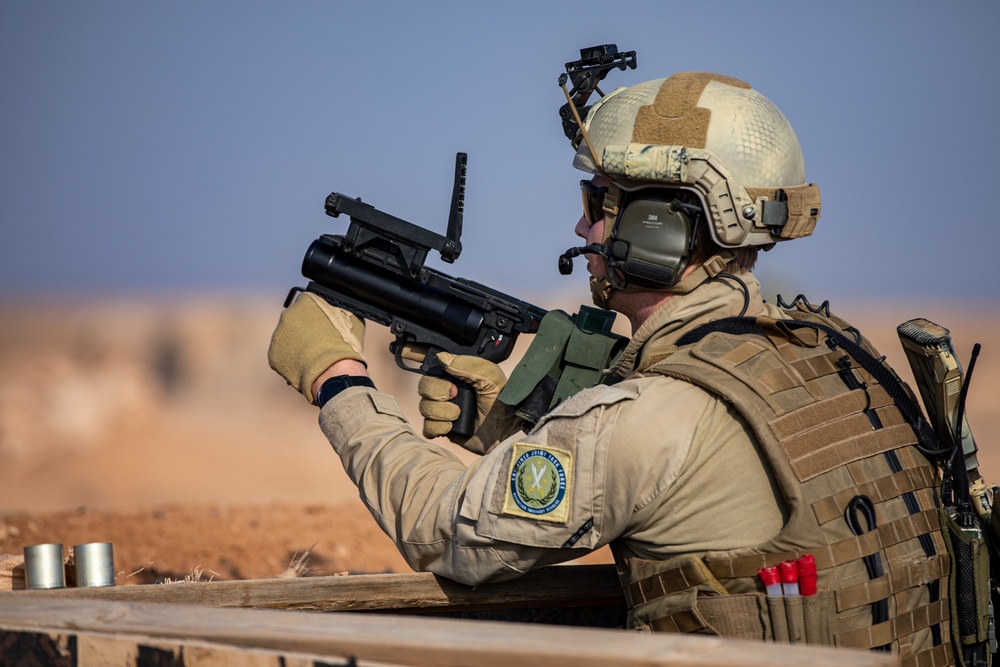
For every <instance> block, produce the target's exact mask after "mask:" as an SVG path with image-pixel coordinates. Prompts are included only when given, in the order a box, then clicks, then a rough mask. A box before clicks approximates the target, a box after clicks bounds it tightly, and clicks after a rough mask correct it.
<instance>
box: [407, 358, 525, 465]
mask: <svg viewBox="0 0 1000 667" xmlns="http://www.w3.org/2000/svg"><path fill="white" fill-rule="evenodd" d="M407 352H408V354H404V356H407V357H409V358H414V355H415V354H419V353H418V352H416V351H414V350H408V351H407ZM437 359H438V363H439V364H440V366H441V369H442V370H443V371H444V372H445V373H446V374H447V375H449V376H451V377H454V378H456V379H458V380H462V381H463V382H465V383H467V384H468V385H469V386H471V387H472V389H473V390H475V392H476V425H475V427H476V429H478V428H479V427H480V426H482V424H483V421H484V420H485V419H486V415H487V414H489V412H490V410H491V409H492V408H493V404H494V403H495V402H496V399H497V395H498V394H499V393H500V390H501V389H503V388H504V385H505V384H507V376H506V375H504V372H503V371H502V370H501V369H500V367H499V366H497V365H496V364H494V363H493V362H492V361H486V360H485V359H480V358H479V357H475V356H471V355H457V354H451V353H450V352H439V353H438V355H437ZM417 392H418V393H419V394H420V414H421V416H422V417H423V418H424V428H423V432H424V437H425V438H436V437H438V436H442V435H446V436H448V439H449V440H451V441H452V442H455V443H456V444H460V445H461V444H464V441H465V438H459V437H457V436H455V435H454V434H452V433H451V429H452V424H453V422H454V421H455V420H456V419H458V414H459V408H458V406H457V405H456V404H454V403H452V402H451V399H453V398H455V396H456V395H457V394H458V388H457V387H456V386H455V384H454V383H453V382H451V381H449V380H448V378H447V377H432V376H430V375H424V376H423V377H421V378H420V383H419V384H418V385H417Z"/></svg>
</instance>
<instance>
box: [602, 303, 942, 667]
mask: <svg viewBox="0 0 1000 667" xmlns="http://www.w3.org/2000/svg"><path fill="white" fill-rule="evenodd" d="M788 315H789V317H790V318H792V319H788V320H770V319H768V318H759V319H756V320H755V319H753V318H731V319H728V320H721V321H716V322H712V323H709V324H708V325H705V326H704V327H699V329H695V330H694V331H692V332H691V333H689V334H688V335H686V336H684V337H683V338H682V339H681V340H680V341H678V343H677V346H678V347H677V348H676V350H675V351H674V350H664V353H663V354H662V358H661V359H660V360H659V361H658V362H657V363H656V364H655V365H653V366H652V367H650V368H649V369H648V371H646V373H647V374H662V375H666V376H670V377H674V378H677V379H681V380H684V381H687V382H691V383H693V384H695V385H697V386H699V387H702V388H703V389H705V390H706V391H708V392H710V393H712V394H714V395H716V396H717V397H719V398H721V399H723V400H725V401H726V402H728V403H729V404H730V405H732V406H733V408H735V409H736V411H737V412H738V413H739V414H740V415H742V417H743V419H744V421H745V423H746V425H747V426H748V428H749V429H750V430H751V431H752V432H753V433H754V434H755V436H756V440H757V442H758V445H759V447H760V450H761V453H762V454H763V456H764V458H765V460H766V461H767V462H768V464H769V465H770V468H771V471H772V473H773V475H774V479H775V482H776V484H777V487H778V489H780V491H781V493H782V495H783V499H784V503H785V506H786V508H787V511H788V519H787V521H786V524H785V526H784V527H783V528H782V530H781V532H779V534H778V535H776V536H775V537H774V538H772V539H771V540H769V541H768V542H766V543H764V544H760V545H757V546H755V547H752V548H745V549H738V550H733V551H730V552H728V553H720V552H712V553H710V554H691V555H689V556H687V557H695V558H700V560H701V563H702V567H704V568H706V569H707V570H708V572H709V573H710V575H711V578H712V579H713V580H715V581H716V582H717V583H721V585H722V586H724V587H725V588H726V589H727V591H729V592H730V593H731V594H732V593H743V594H746V593H750V594H751V595H750V596H749V597H753V596H754V591H756V592H757V593H756V595H758V596H760V597H761V598H762V599H763V592H762V588H761V584H760V582H759V577H758V571H759V569H760V568H762V567H767V566H772V565H777V564H779V563H781V562H783V561H785V560H794V559H796V558H798V557H800V556H802V555H803V554H806V553H809V554H812V555H813V556H814V558H815V561H816V567H817V571H818V575H819V581H818V583H819V589H820V595H821V596H824V599H826V600H828V601H829V609H830V611H829V614H828V617H827V622H828V628H827V633H826V634H825V640H828V641H825V640H824V641H821V642H820V643H833V644H836V645H839V646H845V647H854V648H877V647H882V646H885V645H889V644H894V643H895V645H896V646H897V647H898V648H899V649H900V650H901V651H902V659H903V661H904V664H908V665H916V666H923V665H928V666H932V667H937V665H945V664H952V663H951V661H952V654H951V653H950V652H948V651H947V650H946V648H947V633H944V632H939V631H938V628H939V627H940V626H941V625H942V624H946V623H947V620H948V617H949V604H950V603H949V600H948V599H947V598H948V596H947V594H946V593H944V594H943V595H942V594H941V592H944V591H947V590H948V587H947V581H948V576H949V572H950V560H951V559H950V556H949V555H948V552H947V549H946V547H945V544H944V539H943V537H942V532H941V531H942V526H941V519H940V515H939V511H938V509H937V507H938V506H939V502H940V501H939V499H938V498H937V486H938V484H939V480H938V473H937V470H936V469H935V468H934V466H933V465H932V464H931V463H930V462H929V461H928V460H927V458H926V457H925V455H924V454H923V453H922V452H921V450H920V448H921V447H922V448H923V450H924V451H933V450H936V449H939V447H940V445H938V443H937V442H936V440H932V439H931V438H930V437H927V436H926V433H921V434H920V436H918V434H917V433H918V432H919V431H921V430H923V428H924V427H925V426H926V424H924V423H921V421H920V420H921V419H922V417H921V416H920V415H919V408H916V406H914V405H913V404H912V402H910V398H909V395H908V394H907V392H906V390H905V389H904V387H903V386H902V384H901V383H900V382H899V380H898V379H897V378H896V376H895V374H894V373H893V372H892V371H891V370H890V369H888V368H886V367H883V365H882V364H881V363H880V360H877V359H875V357H874V356H873V355H872V354H871V353H870V352H869V351H868V349H866V348H865V347H864V346H865V345H866V343H865V342H864V341H863V339H861V337H860V335H858V334H857V333H856V331H854V332H853V333H845V331H846V330H847V324H846V323H843V322H842V321H840V320H837V319H836V318H833V317H830V316H824V315H822V314H818V313H815V312H807V311H805V310H803V309H802V308H801V307H800V309H799V310H798V311H792V312H789V313H788ZM647 354H648V355H649V356H651V357H652V356H654V355H656V354H657V351H656V350H649V351H647ZM921 436H922V437H921ZM859 498H863V499H864V501H865V502H868V503H870V504H871V505H872V506H873V507H874V508H875V509H874V516H875V517H876V518H877V521H875V520H874V519H873V521H872V523H873V524H874V525H870V526H868V527H867V529H865V528H864V527H862V528H861V529H859V528H858V525H857V523H854V524H852V523H850V522H848V521H845V512H849V511H851V508H852V507H855V508H856V503H857V501H858V499H859ZM855 531H857V532H855ZM615 553H616V559H617V560H618V561H619V568H620V570H621V571H622V575H623V583H624V584H625V588H626V596H627V598H628V600H629V603H630V605H635V604H642V603H644V604H643V607H642V610H641V618H640V617H639V616H635V622H636V623H637V624H644V625H645V626H647V627H654V626H658V625H660V624H659V623H657V622H656V619H657V611H656V610H657V609H658V608H659V609H662V613H660V615H661V616H671V617H674V618H678V619H679V618H684V614H683V610H684V600H686V599H687V598H688V597H689V596H692V595H695V592H694V591H692V589H691V588H690V587H688V588H684V586H685V584H686V583H687V582H688V581H689V580H690V578H689V577H688V576H686V575H685V576H682V573H681V572H679V571H675V570H677V569H678V566H677V565H676V562H677V559H672V560H671V561H667V562H664V563H661V564H659V565H662V567H661V568H660V569H657V568H656V565H657V563H654V562H649V561H639V560H635V559H633V560H630V559H628V558H627V557H624V556H622V554H624V550H618V551H616V552H615ZM678 558H680V557H678ZM872 559H879V562H880V563H881V565H882V566H883V572H882V573H881V574H878V573H877V572H876V574H872V571H871V570H869V569H868V567H867V565H868V561H870V560H872ZM686 567H687V569H688V570H689V571H690V572H698V569H697V568H691V566H689V565H688V566H686ZM694 590H695V591H696V593H697V594H696V598H692V600H693V601H692V603H691V604H692V605H694V607H693V609H694V611H698V609H701V608H702V606H703V602H704V600H703V598H704V596H706V595H709V596H710V595H711V592H710V591H707V590H706V589H705V588H704V586H703V585H701V586H696V587H695V589H694ZM657 591H662V593H661V595H662V596H663V600H664V601H663V604H662V605H661V606H660V607H657V603H656V602H655V601H654V600H656V599H657V598H656V597H655V595H656V593H657ZM736 597H743V598H746V597H748V596H747V595H740V596H736ZM878 604H882V605H885V607H884V608H886V609H888V610H889V614H890V616H889V617H888V620H887V621H885V622H875V621H874V620H873V619H874V616H873V614H872V610H871V609H869V607H872V608H874V606H875V605H878ZM769 608H770V604H764V603H763V602H760V609H761V612H760V613H761V614H763V615H764V616H765V617H766V616H768V614H769V613H773V610H771V612H769V611H768V610H769ZM636 613H639V612H638V611H637V612H636ZM696 616H697V614H696ZM779 620H780V619H776V620H775V623H778V621H779ZM671 622H672V621H671ZM928 632H930V633H931V635H930V637H929V636H928ZM942 637H944V639H945V643H941V640H940V638H942ZM932 644H933V645H932ZM942 646H945V647H946V648H945V649H943V648H942Z"/></svg>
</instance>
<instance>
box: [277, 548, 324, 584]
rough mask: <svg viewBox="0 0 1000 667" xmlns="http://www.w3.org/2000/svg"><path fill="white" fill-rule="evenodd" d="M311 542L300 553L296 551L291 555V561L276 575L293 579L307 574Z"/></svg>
mask: <svg viewBox="0 0 1000 667" xmlns="http://www.w3.org/2000/svg"><path fill="white" fill-rule="evenodd" d="M315 546H316V545H315V544H313V545H312V546H311V547H309V548H308V549H306V550H305V551H303V552H302V553H301V554H300V553H298V552H296V553H295V554H293V555H292V560H291V562H289V563H288V567H286V568H285V571H284V572H282V573H281V574H279V575H278V578H280V579H295V578H297V577H304V576H306V575H307V574H309V554H310V553H312V550H313V547H315Z"/></svg>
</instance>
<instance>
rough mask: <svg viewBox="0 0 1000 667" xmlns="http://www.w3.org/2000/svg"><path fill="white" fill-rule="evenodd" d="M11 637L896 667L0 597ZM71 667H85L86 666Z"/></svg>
mask: <svg viewBox="0 0 1000 667" xmlns="http://www.w3.org/2000/svg"><path fill="white" fill-rule="evenodd" d="M12 634H19V635H20V636H21V637H24V636H26V634H27V635H28V636H30V635H34V636H37V637H54V639H53V640H52V641H55V642H56V643H57V644H59V643H60V642H61V645H63V646H69V644H70V643H71V642H72V643H74V644H75V646H77V650H78V649H79V646H80V645H81V641H83V642H90V644H88V645H89V646H91V647H93V642H98V643H99V642H100V641H102V638H103V641H109V642H110V641H114V642H118V647H119V650H120V649H121V646H122V644H121V642H123V641H126V642H127V641H132V642H135V643H136V644H137V645H141V644H142V642H145V643H146V645H150V646H152V645H154V644H155V642H158V641H167V642H172V643H173V644H172V645H173V646H176V647H179V650H180V652H181V653H180V654H179V655H180V657H181V659H182V661H177V660H174V661H173V662H169V661H168V662H160V663H152V662H151V663H149V664H174V665H181V664H183V665H189V664H194V663H193V662H192V663H189V662H188V661H187V659H186V658H185V656H187V655H188V649H187V648H186V647H187V646H191V647H195V646H196V645H199V646H203V645H205V644H207V645H209V646H214V647H241V648H245V649H248V650H250V651H251V653H252V652H253V651H258V652H270V654H272V655H273V654H274V653H275V652H277V653H279V654H280V653H285V654H289V655H295V654H304V655H309V656H322V657H323V658H324V660H326V661H327V662H328V663H329V664H344V663H345V661H349V660H350V659H352V658H353V659H354V660H356V662H355V663H354V664H356V665H359V666H362V665H372V664H383V665H399V666H411V665H440V666H443V667H450V666H458V665H475V666H477V667H509V666H510V665H512V664H513V665H518V666H519V667H552V666H553V665H556V664H573V665H579V666H581V667H598V666H600V667H605V666H607V665H620V666H622V667H639V666H644V667H645V666H653V665H670V666H676V667H731V666H732V665H743V666H745V667H757V666H763V665H768V666H773V667H783V666H786V665H788V666H790V665H803V664H808V665H810V666H811V667H834V666H837V667H842V666H844V665H859V666H867V665H872V666H875V665H898V661H897V660H896V659H895V658H894V657H893V656H891V655H884V654H877V653H861V652H853V651H843V650H834V649H825V648H812V647H800V646H790V645H778V644H765V643H751V642H738V641H730V640H722V639H715V638H710V637H695V636H681V635H640V634H637V633H631V632H625V631H622V630H606V629H593V628H588V629H584V628H570V627H554V626H540V625H526V624H520V623H496V622H490V621H467V620H454V619H441V618H420V617H413V616H396V615H382V614H357V613H343V614H316V613H308V612H289V611H281V610H273V609H227V608H215V607H206V606H192V605H180V604H153V603H144V602H129V603H124V602H107V601H102V600H87V599H69V598H66V597H59V596H51V595H46V596H39V595H31V594H25V592H18V591H15V592H8V593H2V594H0V645H2V644H3V642H4V641H5V640H7V639H5V638H9V637H10V636H11V635H12ZM81 637H82V638H83V639H82V640H81ZM191 651H194V648H192V649H191ZM192 655H193V653H192ZM166 657H167V656H164V658H166ZM43 664H44V663H43ZM77 664H80V665H85V667H89V665H87V664H86V663H77ZM126 664H139V663H138V662H136V663H126ZM198 664H200V665H204V666H206V667H214V666H215V665H224V664H232V663H227V662H225V659H224V658H222V659H218V660H216V661H214V662H213V661H210V660H206V661H203V662H200V663H198ZM237 664H238V663H237ZM247 664H250V663H247ZM253 664H268V663H265V662H258V663H253ZM270 664H274V663H270ZM300 664H301V663H300Z"/></svg>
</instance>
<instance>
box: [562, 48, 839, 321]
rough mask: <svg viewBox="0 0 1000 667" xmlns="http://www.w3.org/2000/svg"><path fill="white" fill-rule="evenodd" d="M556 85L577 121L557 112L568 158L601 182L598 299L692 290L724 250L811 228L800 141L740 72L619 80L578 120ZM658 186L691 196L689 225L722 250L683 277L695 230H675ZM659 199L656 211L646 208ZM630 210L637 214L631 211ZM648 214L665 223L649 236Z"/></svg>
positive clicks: (728, 253)
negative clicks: (695, 213) (602, 263)
mask: <svg viewBox="0 0 1000 667" xmlns="http://www.w3.org/2000/svg"><path fill="white" fill-rule="evenodd" d="M581 53H582V52H581ZM569 65H570V64H567V66H568V67H567V70H568V71H569ZM593 88H594V89H596V85H595V86H594V87H593ZM576 91H577V88H574V92H576ZM566 92H567V98H568V99H570V103H569V104H568V105H566V107H564V109H566V108H567V107H573V108H572V111H573V114H574V116H575V118H576V119H577V122H575V123H574V122H572V121H570V122H567V121H566V117H567V116H568V114H564V123H563V124H564V127H566V132H567V136H570V135H572V136H571V137H570V138H571V140H572V142H573V146H574V148H575V149H576V155H575V158H574V160H573V166H574V167H576V168H577V169H580V170H582V171H585V172H589V173H592V174H600V175H603V176H606V177H607V178H608V179H609V180H610V181H611V185H610V186H609V188H608V192H607V193H606V194H605V196H604V204H603V206H604V211H603V212H604V218H605V238H604V243H603V246H602V247H603V251H601V250H597V252H600V254H602V255H604V256H605V257H607V258H608V260H609V265H610V266H611V267H612V268H615V269H616V270H615V271H609V274H613V275H609V280H610V283H608V281H606V284H605V285H604V286H603V290H604V296H605V300H606V297H607V294H609V293H610V290H611V289H626V290H632V289H654V290H661V291H671V292H687V291H690V290H691V289H693V288H694V287H697V285H699V284H701V283H702V282H704V281H705V280H707V279H708V278H711V277H714V275H717V274H718V273H720V272H722V271H723V270H724V268H725V265H726V263H727V262H728V261H729V259H730V258H731V257H732V256H733V254H732V249H736V248H743V247H763V248H765V249H766V248H770V247H771V246H773V244H775V243H776V242H778V241H783V240H787V239H794V238H799V237H803V236H808V235H809V234H811V233H812V231H813V229H814V228H815V226H816V221H817V219H818V218H819V214H820V196H819V188H818V187H817V186H816V185H815V184H810V183H807V182H806V178H805V165H804V160H803V157H802V149H801V147H800V146H799V141H798V138H797V137H796V135H795V132H794V130H793V129H792V126H791V124H790V123H789V122H788V120H787V119H786V118H785V116H784V115H783V114H782V113H781V111H780V110H779V109H778V108H777V106H775V105H774V104H773V103H772V102H771V101H770V100H768V99H767V98H766V97H764V95H762V94H760V93H759V92H758V91H756V90H754V89H753V88H751V87H750V86H749V85H748V84H746V83H744V82H743V81H740V80H738V79H734V78H732V77H728V76H724V75H720V74H712V73H707V72H683V73H679V74H674V75H673V76H671V77H669V78H665V79H656V80H653V81H647V82H645V83H640V84H637V85H634V86H631V87H627V88H618V89H616V90H614V91H612V92H611V93H609V94H607V95H605V96H604V97H602V98H601V99H600V100H599V101H598V102H597V103H595V104H594V105H593V106H591V107H586V108H583V109H582V111H583V113H584V114H585V118H583V119H581V118H580V116H581V114H580V113H578V112H577V109H576V107H575V106H574V105H573V99H572V98H570V94H569V92H568V91H566ZM598 92H600V91H598ZM576 99H578V100H579V99H580V96H579V94H578V95H577V98H576ZM584 99H585V98H584ZM657 189H666V190H672V191H674V192H676V191H678V190H681V191H686V192H689V193H693V195H694V196H695V197H696V201H697V202H698V204H699V208H700V209H701V212H702V216H701V218H703V219H704V223H700V222H699V223H698V224H706V225H707V227H708V230H709V232H710V234H711V238H712V240H714V241H715V243H716V244H717V245H718V246H720V247H721V248H722V251H721V252H719V253H718V254H716V255H715V256H713V257H712V258H711V259H709V260H708V261H706V262H705V263H704V264H703V267H702V269H699V271H697V272H695V273H693V274H692V275H691V276H689V279H684V280H681V274H682V273H683V271H684V269H685V268H686V265H687V253H685V252H683V250H684V248H683V246H684V245H685V244H689V243H691V242H693V238H694V234H693V232H692V230H691V229H689V228H688V229H684V227H685V225H689V221H688V217H689V216H688V215H686V212H685V210H684V207H683V205H681V207H680V208H679V207H678V206H679V205H678V203H676V202H673V201H672V200H671V199H670V197H665V196H663V195H657V194H656V192H657ZM689 200H690V198H689ZM640 201H641V202H642V205H641V206H637V203H638V202H640ZM657 206H659V207H660V210H661V211H662V212H663V214H664V215H662V216H657V215H656V214H655V211H656V207H657ZM632 208H635V209H636V210H637V211H638V214H632V215H630V210H632ZM671 209H672V210H671ZM650 211H653V213H652V214H651V213H650ZM657 217H659V218H662V219H661V221H660V222H661V223H662V221H663V220H667V224H658V226H657V228H656V229H655V230H653V233H651V231H650V225H649V221H650V219H652V218H657ZM671 217H672V218H673V219H670V218H671ZM682 223H683V224H682ZM616 244H617V245H616ZM578 250H580V251H583V252H588V251H587V250H584V249H582V248H581V249H578ZM575 254H579V253H573V255H574V256H575ZM565 261H566V262H568V261H569V260H568V259H567V260H565ZM564 264H565V262H561V266H560V270H563V272H564V273H565V272H566V271H565V270H564V268H565V267H564V266H563V265H564ZM630 265H631V266H630ZM595 301H599V295H598V292H597V289H595ZM599 305H601V304H599Z"/></svg>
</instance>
